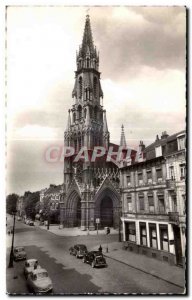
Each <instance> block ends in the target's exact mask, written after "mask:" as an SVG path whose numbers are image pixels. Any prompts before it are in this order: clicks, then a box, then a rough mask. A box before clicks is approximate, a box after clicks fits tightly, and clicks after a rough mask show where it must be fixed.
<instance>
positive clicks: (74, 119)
mask: <svg viewBox="0 0 192 300" xmlns="http://www.w3.org/2000/svg"><path fill="white" fill-rule="evenodd" d="M75 121H76V113H74V114H73V122H74V123H75Z"/></svg>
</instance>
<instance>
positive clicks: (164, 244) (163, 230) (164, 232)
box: [159, 225, 169, 251]
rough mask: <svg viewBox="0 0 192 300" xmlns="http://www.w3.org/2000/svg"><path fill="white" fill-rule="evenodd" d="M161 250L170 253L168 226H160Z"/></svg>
mask: <svg viewBox="0 0 192 300" xmlns="http://www.w3.org/2000/svg"><path fill="white" fill-rule="evenodd" d="M159 231H160V245H161V250H164V251H169V243H168V228H167V225H159Z"/></svg>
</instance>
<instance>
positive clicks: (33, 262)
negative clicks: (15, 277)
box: [23, 258, 41, 278]
mask: <svg viewBox="0 0 192 300" xmlns="http://www.w3.org/2000/svg"><path fill="white" fill-rule="evenodd" d="M35 268H36V269H39V268H41V267H40V265H39V263H38V260H37V259H35V258H30V259H28V260H26V262H25V266H24V270H23V272H24V275H25V277H26V278H27V277H28V275H29V274H30V273H31V272H32V271H33V270H35Z"/></svg>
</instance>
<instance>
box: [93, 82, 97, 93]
mask: <svg viewBox="0 0 192 300" xmlns="http://www.w3.org/2000/svg"><path fill="white" fill-rule="evenodd" d="M93 93H94V97H95V98H96V97H97V78H96V77H94V80H93Z"/></svg>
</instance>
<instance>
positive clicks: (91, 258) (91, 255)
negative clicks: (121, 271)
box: [83, 251, 107, 268]
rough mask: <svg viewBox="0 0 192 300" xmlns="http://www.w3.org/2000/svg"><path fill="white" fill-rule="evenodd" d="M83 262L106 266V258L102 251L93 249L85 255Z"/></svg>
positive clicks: (93, 265)
mask: <svg viewBox="0 0 192 300" xmlns="http://www.w3.org/2000/svg"><path fill="white" fill-rule="evenodd" d="M83 262H84V263H88V264H90V265H91V266H92V268H94V267H106V266H107V263H106V259H105V258H104V256H103V254H102V252H101V251H91V252H88V253H86V254H85V255H84V257H83Z"/></svg>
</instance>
